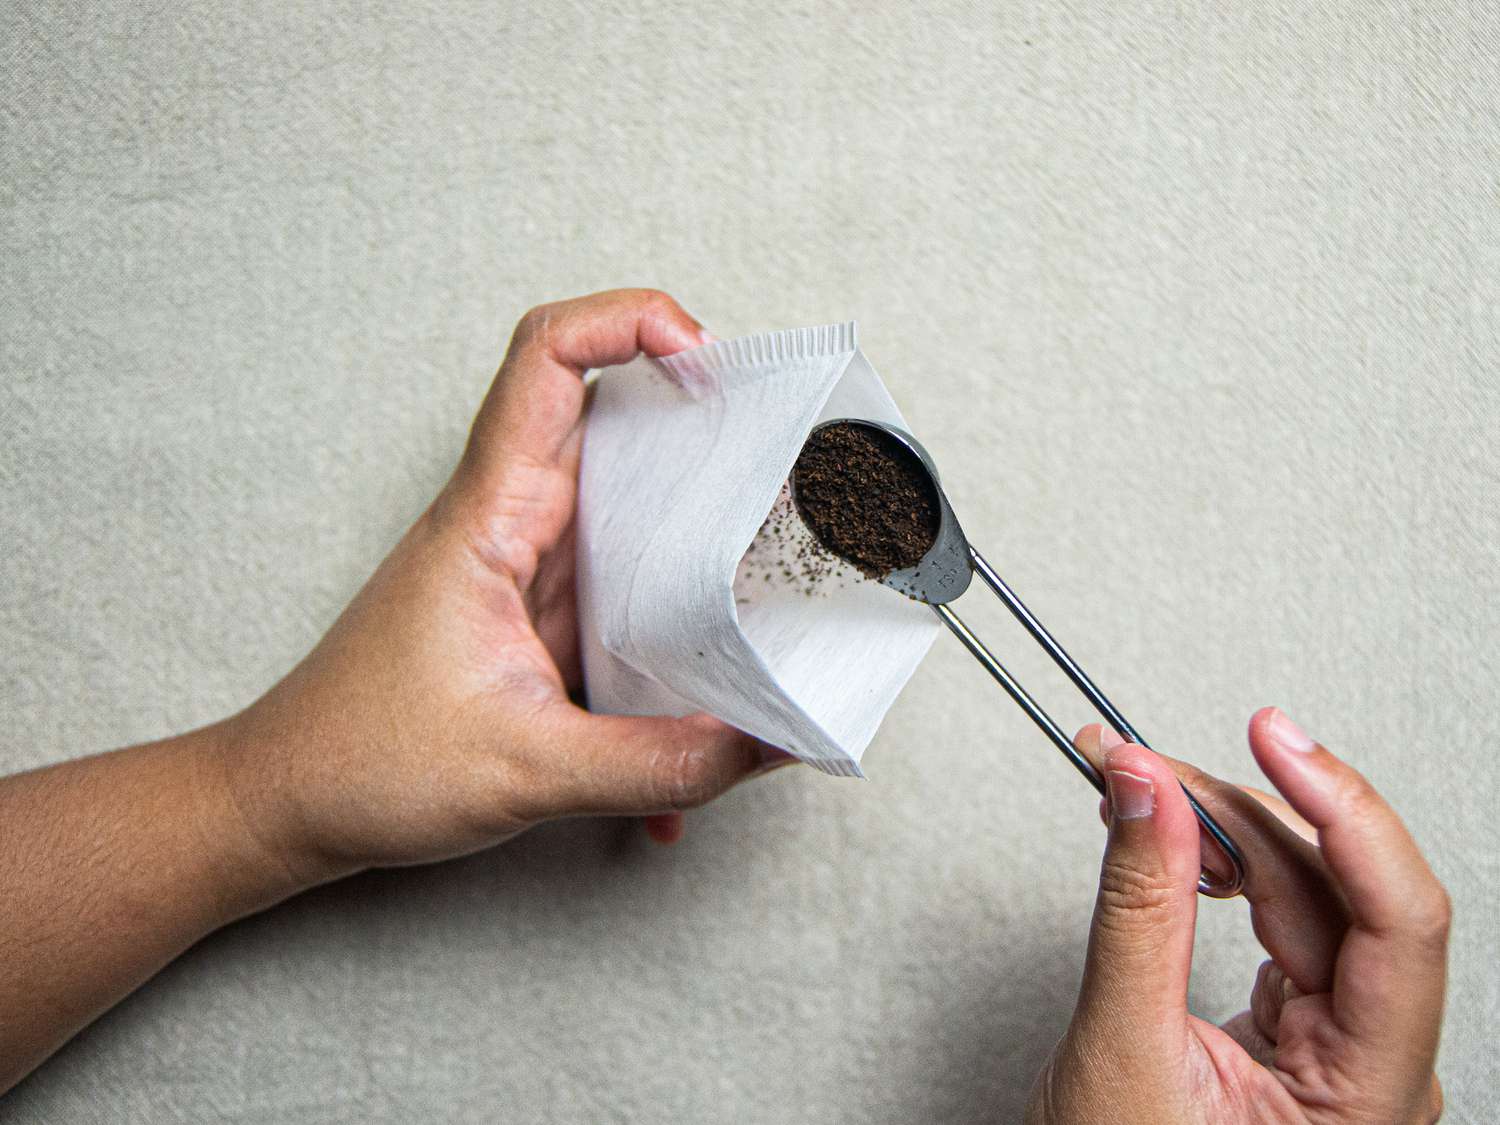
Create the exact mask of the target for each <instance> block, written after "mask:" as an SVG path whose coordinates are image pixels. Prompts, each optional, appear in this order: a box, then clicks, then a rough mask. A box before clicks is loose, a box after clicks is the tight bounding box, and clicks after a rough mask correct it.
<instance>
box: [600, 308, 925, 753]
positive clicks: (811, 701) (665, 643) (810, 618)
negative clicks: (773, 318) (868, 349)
mask: <svg viewBox="0 0 1500 1125" xmlns="http://www.w3.org/2000/svg"><path fill="white" fill-rule="evenodd" d="M839 417H859V418H869V419H872V420H875V421H882V422H891V423H894V424H896V425H899V426H901V427H903V428H905V425H906V423H905V421H904V420H903V419H902V417H901V414H900V412H899V411H898V410H897V409H896V405H895V403H894V402H892V401H891V397H890V395H889V394H888V393H887V392H886V389H885V386H884V384H883V383H881V381H880V378H879V376H877V375H876V374H875V371H874V369H873V368H872V367H871V366H870V364H869V361H868V360H866V359H865V357H864V355H863V354H861V352H860V351H859V349H858V346H857V344H856V340H855V328H854V325H853V324H852V323H849V324H832V325H825V326H823V327H819V328H801V329H793V330H789V331H784V332H770V333H765V334H762V335H757V336H745V337H742V338H740V339H737V340H726V341H723V342H721V343H715V344H709V345H706V346H704V347H701V348H695V349H693V350H691V351H687V352H682V353H680V354H678V355H674V356H671V357H669V358H667V359H660V360H649V359H638V360H636V361H635V362H633V363H629V364H626V365H623V366H620V367H612V368H609V369H607V370H605V371H602V372H599V373H598V375H597V379H596V384H595V387H594V398H593V402H592V405H591V407H590V410H589V414H588V420H587V428H586V431H585V435H584V444H583V463H582V466H581V468H580V471H579V500H578V608H579V624H580V632H581V643H582V651H583V667H584V678H585V683H586V688H587V693H588V701H589V705H590V706H591V708H592V709H593V710H595V711H601V712H608V713H615V714H636V715H663V714H665V715H685V714H689V713H691V712H694V711H707V712H709V713H710V714H713V715H715V716H717V717H718V718H720V719H722V720H724V721H725V722H727V723H731V724H733V725H734V726H736V727H739V728H740V729H741V730H745V731H748V732H750V733H751V734H753V735H755V736H757V737H758V738H761V739H764V740H765V741H766V742H769V743H772V744H773V745H776V746H780V747H784V748H785V749H787V750H789V751H791V752H792V753H794V754H796V755H797V756H798V757H799V758H801V759H803V760H804V761H806V762H808V763H809V764H811V765H814V766H816V767H817V768H819V769H821V770H823V771H825V772H827V773H831V774H838V775H842V776H849V777H862V776H863V773H862V772H861V770H860V767H859V760H860V756H861V755H862V754H863V752H864V749H865V747H866V746H867V745H868V744H869V742H870V739H871V738H872V737H873V736H874V734H875V730H876V728H877V727H878V726H879V725H880V721H881V719H882V718H883V717H884V716H885V713H886V711H887V709H888V708H889V707H890V705H891V703H892V702H893V701H894V700H895V698H896V694H897V693H898V692H899V691H900V690H901V687H902V685H904V684H905V683H906V681H907V679H909V678H910V676H911V674H912V672H914V671H915V670H916V667H917V665H918V664H919V663H920V662H921V660H922V657H923V656H924V655H925V654H926V652H927V649H928V646H929V645H931V644H932V640H933V637H934V636H935V635H936V633H937V629H938V626H937V622H936V620H935V619H934V617H933V615H932V613H931V612H930V611H929V610H928V609H927V608H926V607H925V606H922V605H919V604H918V603H916V602H913V601H909V600H908V599H906V598H904V597H903V596H901V595H900V594H898V593H896V592H895V591H894V590H890V589H888V588H886V587H884V586H881V585H879V584H877V583H875V582H872V581H870V580H868V579H866V578H864V577H863V576H861V575H859V574H858V572H857V571H855V570H853V568H850V567H847V566H842V567H838V568H837V569H836V570H835V571H834V572H833V573H820V572H821V571H828V570H833V569H834V566H835V564H834V563H832V562H831V561H830V560H828V559H827V558H826V556H825V557H822V558H821V560H820V559H819V558H818V557H817V556H816V554H815V552H816V548H813V547H811V546H810V543H811V540H810V535H809V534H808V533H807V532H806V530H805V529H804V528H803V527H802V526H801V524H800V521H799V520H798V519H797V517H796V515H795V513H793V512H792V511H791V510H790V501H789V499H788V494H787V490H786V487H785V486H786V480H787V476H788V474H789V473H790V472H791V469H792V465H793V464H794V463H795V461H796V459H797V455H798V454H799V453H800V452H801V449H802V444H803V442H804V441H805V440H806V438H807V434H808V431H809V430H810V429H811V428H812V427H813V426H814V425H816V424H817V423H818V422H819V421H822V420H824V419H827V418H839ZM768 515H769V516H770V517H771V518H770V519H769V520H768ZM747 551H748V552H749V554H748V555H747ZM799 552H801V555H800V556H799ZM810 560H811V561H810ZM809 572H811V574H809Z"/></svg>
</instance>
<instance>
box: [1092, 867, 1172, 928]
mask: <svg viewBox="0 0 1500 1125" xmlns="http://www.w3.org/2000/svg"><path fill="white" fill-rule="evenodd" d="M1178 894H1179V888H1178V887H1177V886H1176V884H1175V883H1174V882H1173V881H1172V879H1171V878H1170V877H1168V876H1167V875H1166V874H1164V873H1158V872H1147V871H1140V870H1137V869H1136V868H1133V867H1131V866H1130V865H1128V864H1125V863H1121V862H1120V861H1118V860H1111V859H1106V860H1105V861H1104V866H1103V867H1102V868H1101V869H1100V872H1099V914H1100V918H1101V921H1105V922H1106V923H1107V922H1108V920H1109V919H1111V918H1127V917H1138V916H1142V915H1147V916H1149V915H1152V914H1158V913H1162V912H1165V911H1167V910H1169V909H1170V908H1171V906H1172V904H1173V903H1174V902H1175V900H1176V899H1177V897H1178Z"/></svg>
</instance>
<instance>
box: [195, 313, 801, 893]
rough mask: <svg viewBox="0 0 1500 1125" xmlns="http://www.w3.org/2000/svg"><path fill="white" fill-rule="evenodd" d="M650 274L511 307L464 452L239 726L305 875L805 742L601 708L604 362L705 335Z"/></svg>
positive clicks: (262, 814) (615, 799)
mask: <svg viewBox="0 0 1500 1125" xmlns="http://www.w3.org/2000/svg"><path fill="white" fill-rule="evenodd" d="M703 340H704V336H703V334H702V328H701V327H700V326H699V324H698V323H697V321H695V320H694V319H693V318H692V317H690V316H688V314H687V313H685V312H684V311H683V310H682V309H681V308H680V307H679V306H678V305H677V303H676V302H675V301H673V300H672V299H671V298H670V297H668V296H666V295H665V294H662V293H656V292H652V291H650V290H618V291H615V292H610V293H601V294H597V295H595V296H592V297H584V298H580V299H578V300H573V301H563V302H560V303H558V304H554V305H545V306H542V307H541V308H538V309H534V310H532V311H531V312H529V313H528V314H527V315H526V316H525V317H524V318H523V319H522V320H521V322H520V324H519V326H518V327H517V328H516V331H515V335H514V337H513V339H512V341H511V345H510V350H509V351H508V353H507V354H506V357H505V360H504V362H503V363H502V364H501V366H500V371H499V374H498V375H497V376H496V377H495V382H494V385H493V386H492V387H491V389H490V392H489V395H488V396H487V398H486V399H485V402H484V405H483V406H482V407H481V409H480V411H479V415H478V417H477V418H476V420H475V422H474V426H473V431H472V433H471V435H470V438H469V443H468V447H467V449H466V451H465V452H464V455H463V459H462V461H461V463H460V464H459V466H458V468H457V470H456V471H455V473H454V475H453V478H452V479H451V480H450V481H449V482H448V484H447V486H446V487H445V488H444V489H443V491H442V493H441V494H440V495H439V496H438V497H437V499H436V500H435V501H434V502H433V504H432V506H431V507H430V508H429V509H428V510H427V512H426V513H425V514H423V516H422V517H421V518H420V519H419V520H418V521H417V523H416V524H415V525H414V526H413V527H412V528H411V530H410V531H408V533H407V534H406V536H405V538H404V539H402V541H401V543H400V544H399V545H398V546H397V547H396V548H395V550H394V551H392V553H391V555H390V556H389V557H388V558H387V559H386V560H385V561H384V562H383V563H382V564H381V566H380V568H379V569H378V570H377V571H376V572H375V574H374V576H373V577H372V578H371V579H370V581H369V583H368V584H367V585H366V586H365V588H364V589H363V590H362V591H361V592H360V593H359V595H358V596H357V597H356V598H355V599H354V601H353V602H352V603H351V604H350V605H349V607H348V608H347V609H346V610H345V611H344V613H343V615H342V616H341V617H340V618H339V619H338V621H337V622H336V623H335V624H334V626H333V628H332V629H331V630H330V631H329V633H328V635H327V636H326V637H324V638H323V640H322V642H321V643H319V644H318V646H317V647H316V648H315V649H314V650H313V652H312V654H311V655H310V656H308V657H307V659H306V660H305V661H303V663H302V664H301V665H300V666H299V667H298V668H296V669H295V670H294V671H293V672H292V673H291V674H290V675H289V676H287V678H286V679H285V680H283V681H282V682H281V683H279V684H277V685H276V687H275V688H273V689H272V690H271V691H270V692H269V693H268V694H267V695H266V696H265V697H264V698H263V699H261V700H259V701H258V702H257V703H255V704H254V705H253V706H251V707H250V708H249V709H248V710H247V711H245V712H244V713H243V714H241V715H239V716H237V717H236V718H234V719H232V720H230V721H229V722H228V723H226V724H225V725H224V727H223V729H222V737H221V738H220V740H219V742H220V745H221V746H222V747H223V750H222V757H223V763H224V774H225V777H226V779H227V781H228V784H229V788H230V790H231V792H232V794H233V795H234V799H235V801H236V803H237V804H238V807H239V808H240V809H241V812H242V815H243V816H244V818H245V820H246V822H247V824H248V825H249V826H250V827H251V829H252V830H253V832H254V833H255V835H256V837H257V838H258V839H259V840H261V841H262V843H263V844H264V846H265V848H266V849H267V851H268V852H270V853H271V855H272V856H273V857H274V858H275V860H276V861H277V862H280V863H283V864H285V865H286V867H287V868H288V869H289V870H290V872H291V873H292V875H293V876H294V877H295V878H296V880H297V881H298V882H307V881H318V880H322V879H326V878H332V877H334V876H336V875H340V874H344V873H347V872H349V871H352V870H357V869H360V868H363V867H367V866H372V865H385V864H400V863H413V862H421V861H426V860H435V859H440V858H444V857H447V856H452V855H457V854H462V853H465V852H469V851H473V850H475V849H478V848H481V847H484V846H486V845H488V844H493V843H496V842H498V841H500V840H503V839H505V838H507V837H510V836H513V835H515V834H516V833H518V832H521V831H523V830H524V829H525V828H527V827H528V826H530V825H533V824H536V823H537V822H539V821H542V820H547V819H550V818H554V817H563V816H575V815H582V814H664V815H661V816H658V817H656V818H655V819H654V820H653V821H651V822H650V824H651V826H652V827H653V828H654V831H653V835H656V836H657V837H658V838H659V839H664V840H671V839H673V838H675V836H676V835H677V834H678V833H679V832H680V818H679V816H678V814H677V810H680V809H684V808H688V807H690V806H694V805H698V804H701V803H703V802H704V801H707V800H709V799H710V798H712V797H714V796H717V795H718V794H720V793H722V792H723V791H724V790H726V789H728V788H729V787H730V786H731V785H733V784H734V783H735V782H737V781H740V780H741V779H743V778H746V777H748V776H751V775H752V774H755V773H757V772H760V771H762V770H764V769H768V768H772V767H774V766H777V765H781V764H784V763H786V762H787V761H789V760H791V759H790V758H789V756H788V755H786V754H784V753H782V752H781V751H778V750H774V749H772V748H770V747H767V746H765V745H763V744H761V743H759V742H757V741H755V740H754V739H752V738H750V737H749V736H748V735H745V734H742V733H741V732H739V731H736V730H734V729H733V728H731V727H728V726H726V725H725V724H723V723H721V722H719V721H718V720H716V719H713V718H710V717H708V716H706V715H696V716H691V717H687V718H681V719H674V718H645V717H624V716H603V715H591V714H589V713H588V712H587V711H585V710H583V709H582V708H581V707H578V706H576V705H575V704H574V703H572V702H570V698H569V696H570V693H574V692H577V691H578V690H579V688H580V686H581V676H580V669H579V656H578V640H577V627H578V626H577V618H576V615H575V608H574V590H573V528H572V524H573V514H574V500H575V493H576V481H577V473H578V459H579V451H580V445H581V439H582V421H581V420H582V414H583V409H584V405H585V399H586V393H585V388H584V384H583V381H582V376H583V373H584V371H585V370H586V369H588V368H590V367H603V366H606V365H610V364H617V363H623V362H625V361H627V360H629V359H631V358H632V357H633V356H635V355H637V354H638V353H640V352H642V351H644V352H645V353H646V354H647V355H650V356H663V355H669V354H671V353H673V352H677V351H681V350H683V349H685V348H690V347H695V346H697V345H698V344H700V343H702V342H703Z"/></svg>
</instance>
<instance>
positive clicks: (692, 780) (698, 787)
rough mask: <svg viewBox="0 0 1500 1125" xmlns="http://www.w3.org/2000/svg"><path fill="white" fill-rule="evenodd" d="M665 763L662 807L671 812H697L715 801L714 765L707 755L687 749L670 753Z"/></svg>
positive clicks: (662, 779)
mask: <svg viewBox="0 0 1500 1125" xmlns="http://www.w3.org/2000/svg"><path fill="white" fill-rule="evenodd" d="M662 762H663V768H662V773H661V792H662V803H663V804H664V805H665V806H666V807H667V808H668V809H671V810H673V811H674V812H680V811H682V810H684V809H695V808H697V807H698V806H699V805H702V804H705V803H706V802H707V801H708V800H709V799H710V798H712V797H713V795H714V769H713V762H712V761H711V760H710V759H709V756H708V754H707V753H706V752H704V751H703V750H701V749H699V748H697V747H687V748H684V749H681V750H674V751H670V752H668V753H667V754H665V755H664V756H663V759H662Z"/></svg>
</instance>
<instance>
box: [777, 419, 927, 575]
mask: <svg viewBox="0 0 1500 1125" xmlns="http://www.w3.org/2000/svg"><path fill="white" fill-rule="evenodd" d="M792 481H793V489H794V492H795V495H796V498H797V509H798V511H800V512H801V514H802V519H803V521H804V522H806V524H807V526H808V527H809V528H810V529H811V530H812V533H813V535H814V536H816V538H817V540H818V542H819V543H820V544H822V546H823V547H824V548H826V549H827V550H829V551H831V552H832V553H833V554H835V555H838V556H839V557H840V558H843V559H847V560H848V561H849V562H851V563H853V564H854V565H855V566H856V567H858V568H859V569H860V570H861V571H862V572H863V573H864V574H866V575H867V576H869V577H870V578H874V579H877V580H879V579H882V578H884V577H885V576H886V575H888V574H890V573H891V572H892V571H894V570H904V569H906V568H907V567H911V566H915V565H916V564H917V563H919V562H921V561H922V556H924V555H925V554H927V552H928V551H929V550H931V548H932V545H933V543H934V542H935V541H936V540H937V533H938V519H939V515H940V510H939V507H938V499H937V494H936V490H935V489H934V488H933V486H932V481H931V479H930V478H929V477H928V475H927V472H926V469H925V468H924V467H923V466H922V464H921V462H920V461H918V460H917V457H916V455H915V454H914V453H913V452H912V451H911V450H910V449H908V448H907V447H906V446H905V445H903V444H902V443H901V442H900V441H899V440H897V439H896V438H895V437H892V436H891V435H890V434H887V433H884V432H882V431H880V430H877V429H872V428H871V427H869V426H860V425H857V424H854V423H850V422H837V423H835V424H833V425H831V426H825V427H823V428H822V429H820V430H818V431H817V432H815V433H814V434H813V435H812V436H811V437H810V438H808V439H807V444H805V445H804V446H803V447H802V453H801V454H800V455H799V456H798V458H797V464H796V465H795V466H794V467H793V469H792Z"/></svg>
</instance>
